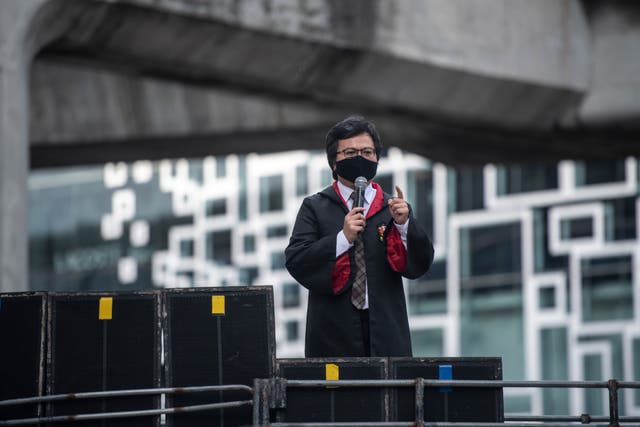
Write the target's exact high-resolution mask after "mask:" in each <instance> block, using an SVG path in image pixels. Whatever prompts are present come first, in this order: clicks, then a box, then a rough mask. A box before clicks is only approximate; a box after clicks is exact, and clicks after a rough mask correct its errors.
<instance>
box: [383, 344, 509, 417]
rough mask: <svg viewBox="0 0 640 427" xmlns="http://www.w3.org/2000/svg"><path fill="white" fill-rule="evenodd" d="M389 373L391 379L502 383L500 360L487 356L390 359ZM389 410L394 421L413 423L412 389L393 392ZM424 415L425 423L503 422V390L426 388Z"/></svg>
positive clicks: (413, 400) (413, 397) (413, 398)
mask: <svg viewBox="0 0 640 427" xmlns="http://www.w3.org/2000/svg"><path fill="white" fill-rule="evenodd" d="M446 367H449V368H446ZM443 368H444V369H443ZM443 373H445V375H444V377H443ZM389 374H390V375H389V377H390V378H391V379H414V378H418V377H421V378H425V379H454V380H501V379H502V360H501V359H500V358H490V357H489V358H484V357H483V358H433V359H430V358H390V359H389ZM449 374H450V375H449ZM447 377H448V378H447ZM391 408H392V411H391V413H392V417H393V419H392V420H393V421H412V420H414V419H415V409H414V408H415V394H414V390H413V389H396V390H394V391H393V392H392V393H391ZM424 414H425V421H450V422H473V421H477V422H502V421H504V407H503V397H502V389H501V388H489V387H487V388H484V387H483V388H457V387H456V388H433V387H425V390H424Z"/></svg>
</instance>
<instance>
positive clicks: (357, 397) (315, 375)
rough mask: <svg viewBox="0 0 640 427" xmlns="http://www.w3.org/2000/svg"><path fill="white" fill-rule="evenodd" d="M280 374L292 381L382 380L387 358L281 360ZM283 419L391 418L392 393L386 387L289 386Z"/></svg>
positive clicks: (280, 415)
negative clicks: (389, 405) (390, 394)
mask: <svg viewBox="0 0 640 427" xmlns="http://www.w3.org/2000/svg"><path fill="white" fill-rule="evenodd" d="M276 375H277V376H278V377H281V378H286V379H288V380H335V379H339V380H376V379H379V380H382V379H386V377H387V359H386V358H364V357H363V358H317V359H278V360H277V361H276ZM286 397H287V399H286V402H287V407H286V408H285V409H278V410H277V411H276V419H277V420H278V421H280V422H370V421H387V418H388V417H387V416H386V414H387V413H388V392H387V389H386V388H383V387H378V388H374V387H364V388H363V387H339V388H336V387H322V388H298V387H287V390H286Z"/></svg>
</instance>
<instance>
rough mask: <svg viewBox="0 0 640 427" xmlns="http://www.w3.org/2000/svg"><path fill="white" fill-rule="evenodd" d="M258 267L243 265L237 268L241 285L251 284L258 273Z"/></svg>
mask: <svg viewBox="0 0 640 427" xmlns="http://www.w3.org/2000/svg"><path fill="white" fill-rule="evenodd" d="M259 271H260V270H259V269H258V267H244V268H240V270H239V275H238V277H239V280H240V285H241V286H249V285H253V283H254V282H255V280H256V278H257V277H258V275H259Z"/></svg>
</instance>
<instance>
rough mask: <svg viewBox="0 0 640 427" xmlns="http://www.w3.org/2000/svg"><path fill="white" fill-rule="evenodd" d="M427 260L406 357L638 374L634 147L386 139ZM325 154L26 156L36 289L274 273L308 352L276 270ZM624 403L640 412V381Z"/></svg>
mask: <svg viewBox="0 0 640 427" xmlns="http://www.w3.org/2000/svg"><path fill="white" fill-rule="evenodd" d="M378 171H379V172H378V175H377V177H376V181H377V182H378V183H380V184H381V185H382V187H383V188H384V189H385V190H386V191H388V192H390V191H391V189H393V188H394V187H393V186H394V185H399V186H400V187H401V188H402V189H403V190H405V194H406V197H407V199H408V200H409V201H410V203H411V204H412V207H413V210H414V213H415V216H416V219H417V220H418V221H420V222H421V224H422V225H423V226H424V227H425V229H426V230H427V231H428V233H429V235H430V236H432V239H433V241H434V244H435V249H436V256H435V261H434V264H433V267H432V268H431V271H430V272H429V273H427V274H426V275H425V276H424V277H422V278H420V279H418V280H414V281H406V283H405V286H406V290H407V298H408V307H409V315H410V326H411V331H412V340H413V347H414V355H415V356H501V357H502V358H503V369H504V378H505V379H508V380H525V379H526V380H552V379H553V380H601V379H609V378H617V379H620V380H638V379H639V378H640V228H639V226H640V197H639V191H638V188H639V168H638V162H637V159H636V158H633V157H629V158H626V159H620V160H615V161H597V162H589V161H570V160H567V161H562V162H558V163H547V164H522V165H508V166H502V165H494V164H487V165H484V166H480V167H469V168H463V167H458V168H453V167H448V166H445V165H443V164H441V163H434V162H432V161H430V160H429V159H426V158H423V157H420V156H417V155H413V154H409V153H406V152H403V151H401V150H399V149H396V148H391V149H389V150H388V151H387V152H386V153H385V155H384V157H383V158H382V159H381V162H380V167H379V169H378ZM331 180H332V179H331V174H330V170H329V168H328V165H327V162H326V157H325V155H324V153H323V152H308V151H295V152H285V153H278V154H268V155H258V154H250V155H230V156H220V157H206V158H202V159H188V160H187V159H178V160H163V161H154V162H152V161H146V160H140V161H136V162H132V163H109V164H106V165H104V166H91V167H76V168H65V169H38V170H33V171H32V172H31V174H30V178H29V204H30V209H29V220H28V221H29V235H30V238H29V241H30V244H29V252H30V268H29V269H30V288H31V289H32V290H49V291H69V290H74V291H78V290H114V289H118V290H133V289H149V288H158V287H190V286H233V285H272V286H273V288H274V296H275V306H276V340H277V352H278V357H298V356H302V355H303V354H304V328H305V312H306V290H305V289H304V288H302V287H301V286H300V285H298V284H297V283H296V282H295V281H294V280H293V279H292V278H291V276H290V275H289V274H288V272H287V271H286V269H285V268H284V248H285V247H286V245H287V243H288V239H289V235H290V232H291V228H292V226H293V222H294V220H295V216H296V213H297V211H298V208H299V206H300V204H301V202H302V199H303V198H304V197H305V196H306V195H308V194H310V193H313V192H316V191H318V190H320V189H321V188H323V187H324V186H326V185H328V184H330V183H331ZM620 399H621V408H622V411H623V413H625V414H627V415H638V414H640V393H638V392H633V391H631V390H625V391H624V392H623V393H622V394H621V397H620ZM505 408H506V411H507V412H508V413H518V412H521V413H545V414H566V413H569V412H570V413H582V412H590V413H593V414H598V413H606V411H607V410H608V403H607V397H606V395H605V393H604V392H600V391H596V392H591V391H584V390H571V391H568V390H564V389H545V390H544V391H543V390H539V389H538V390H533V389H507V390H505Z"/></svg>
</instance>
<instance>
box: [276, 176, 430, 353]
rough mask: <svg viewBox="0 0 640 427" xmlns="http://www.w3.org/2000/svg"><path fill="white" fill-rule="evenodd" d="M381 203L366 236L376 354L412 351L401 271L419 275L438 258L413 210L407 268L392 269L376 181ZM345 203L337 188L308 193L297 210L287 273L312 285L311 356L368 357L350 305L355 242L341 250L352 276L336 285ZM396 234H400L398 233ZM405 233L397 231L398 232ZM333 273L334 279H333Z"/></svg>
mask: <svg viewBox="0 0 640 427" xmlns="http://www.w3.org/2000/svg"><path fill="white" fill-rule="evenodd" d="M374 187H375V188H376V190H377V193H378V194H377V196H379V197H377V198H378V199H379V200H378V201H379V202H382V203H378V204H377V205H376V206H374V204H372V205H371V206H370V208H369V212H368V213H367V220H366V228H365V230H364V231H363V233H362V236H363V241H364V246H365V257H366V266H367V288H368V295H369V326H370V337H371V344H370V346H371V348H370V354H371V356H411V355H412V354H411V337H410V334H409V321H408V318H407V307H406V303H405V296H404V289H403V286H402V276H404V277H406V278H409V279H415V278H418V277H420V276H422V275H423V274H425V273H426V272H427V270H428V269H429V267H430V266H431V263H432V262H433V245H432V243H431V241H430V240H429V237H428V236H427V235H426V233H425V232H424V230H423V229H422V227H421V226H420V225H419V224H418V222H417V221H416V220H415V218H413V216H412V213H411V210H410V212H409V226H408V230H407V249H406V252H405V253H406V264H405V265H406V267H405V268H404V269H403V270H402V271H401V272H397V271H394V269H393V268H392V266H391V264H390V260H389V253H388V252H389V249H388V245H389V243H390V240H392V239H390V234H392V233H390V232H391V231H392V230H393V228H394V227H395V226H394V225H393V218H392V216H391V212H390V211H389V208H388V207H387V202H388V199H389V198H390V197H391V196H390V195H389V194H387V193H384V194H383V193H382V189H381V188H380V187H379V186H377V185H376V184H374ZM347 212H348V210H347V206H346V205H345V203H344V201H343V200H342V198H341V196H339V194H338V190H337V186H336V185H335V184H334V186H333V187H331V186H330V187H327V188H325V189H324V190H323V191H322V192H320V193H316V194H314V195H311V196H309V197H306V198H305V199H304V201H303V202H302V206H301V207H300V210H299V212H298V216H297V218H296V222H295V225H294V228H293V232H292V235H291V239H290V241H289V245H288V246H287V248H286V249H285V257H286V267H287V270H289V273H290V274H291V275H292V276H293V277H294V278H295V279H296V280H297V281H298V282H299V283H300V284H301V285H302V286H304V287H305V288H307V289H308V290H309V300H308V307H307V327H306V337H305V355H306V357H349V356H354V357H355V356H364V355H365V351H364V343H363V340H362V328H361V320H360V313H359V311H358V310H357V309H356V308H355V307H353V305H352V304H351V285H352V283H353V279H354V277H355V269H354V268H349V265H355V263H354V259H353V255H354V254H353V252H354V249H353V247H352V248H351V249H349V251H348V252H347V253H346V254H343V257H342V258H343V261H345V262H344V263H343V264H345V263H346V265H347V270H346V271H347V272H348V275H347V276H346V277H345V281H344V285H343V286H341V287H337V288H336V283H335V277H336V276H335V271H336V269H340V268H341V266H337V265H336V263H337V261H338V260H337V259H336V236H337V234H338V232H339V231H340V230H342V227H343V223H344V216H345V215H346V214H347ZM396 234H397V233H396ZM398 236H399V234H398ZM332 278H333V281H332Z"/></svg>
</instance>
